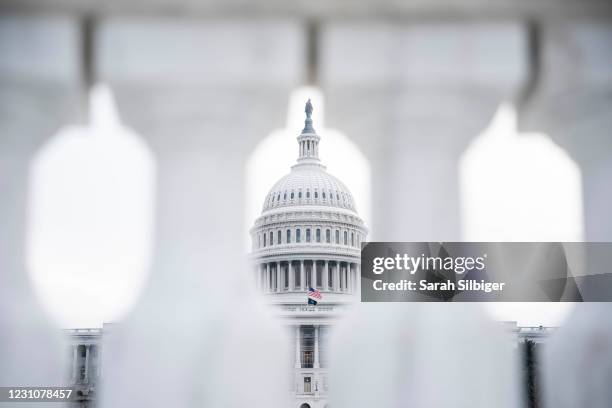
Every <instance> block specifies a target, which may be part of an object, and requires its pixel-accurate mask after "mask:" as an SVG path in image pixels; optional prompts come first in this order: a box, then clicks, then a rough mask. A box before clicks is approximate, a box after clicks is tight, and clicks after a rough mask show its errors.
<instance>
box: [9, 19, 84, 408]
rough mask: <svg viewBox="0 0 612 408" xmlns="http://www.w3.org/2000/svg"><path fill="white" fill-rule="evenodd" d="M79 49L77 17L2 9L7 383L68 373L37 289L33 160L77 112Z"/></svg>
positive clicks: (48, 380)
mask: <svg viewBox="0 0 612 408" xmlns="http://www.w3.org/2000/svg"><path fill="white" fill-rule="evenodd" d="M78 53H79V42H78V25H77V24H76V22H75V21H72V20H71V19H68V18H54V17H24V16H12V15H8V14H5V15H3V16H2V17H0V78H1V79H0V110H1V111H2V119H1V120H0V226H1V227H0V333H2V334H1V335H0V361H1V364H0V386H58V385H62V384H63V383H64V382H66V381H67V380H68V379H67V378H65V372H66V368H67V367H68V366H67V361H68V356H65V351H66V348H65V346H64V345H62V344H61V338H60V335H61V333H60V331H59V329H57V328H55V327H52V324H51V323H50V322H48V321H47V319H46V318H47V316H45V314H44V312H43V310H41V308H40V305H39V303H38V300H37V299H36V298H35V296H34V292H33V290H32V287H31V285H30V282H29V279H28V276H27V273H26V267H25V256H26V255H25V248H24V244H25V242H26V224H27V222H26V209H27V206H28V202H27V199H28V182H29V181H28V171H29V164H30V160H31V157H32V156H33V154H34V153H35V151H36V149H37V148H38V147H39V146H40V144H41V143H42V142H43V141H45V140H46V139H47V138H50V137H51V136H52V135H53V134H54V133H55V132H57V131H58V129H59V128H60V127H61V126H62V125H64V124H67V123H70V122H72V121H74V120H75V116H76V115H75V113H76V106H77V102H78V96H79V92H78V87H79V67H78V64H79V61H78ZM63 357H66V360H65V361H63V360H62V359H63ZM20 405H22V406H24V408H25V407H26V406H38V405H40V404H32V405H30V404H20ZM43 405H44V404H43ZM0 406H3V404H0Z"/></svg>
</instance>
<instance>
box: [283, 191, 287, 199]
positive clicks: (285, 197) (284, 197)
mask: <svg viewBox="0 0 612 408" xmlns="http://www.w3.org/2000/svg"><path fill="white" fill-rule="evenodd" d="M286 199H287V192H286V191H285V194H283V200H286Z"/></svg>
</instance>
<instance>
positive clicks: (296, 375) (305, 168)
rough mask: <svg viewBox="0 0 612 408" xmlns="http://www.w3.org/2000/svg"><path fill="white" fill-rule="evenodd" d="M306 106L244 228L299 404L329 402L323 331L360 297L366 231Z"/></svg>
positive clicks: (314, 407)
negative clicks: (287, 155)
mask: <svg viewBox="0 0 612 408" xmlns="http://www.w3.org/2000/svg"><path fill="white" fill-rule="evenodd" d="M312 110H313V108H312V104H311V103H310V100H309V101H308V102H307V103H306V109H305V112H306V120H305V126H304V129H303V130H302V132H301V134H300V135H299V136H298V137H297V144H298V158H297V163H296V164H295V165H294V166H292V167H291V171H290V172H289V174H287V175H286V176H284V177H282V178H281V179H280V180H279V181H277V182H276V183H275V184H274V185H273V186H272V188H271V189H270V192H269V193H268V194H267V195H266V198H265V201H264V204H263V210H262V213H261V215H260V216H259V217H258V218H257V220H256V221H255V224H254V226H253V227H252V228H251V231H250V233H251V238H252V253H251V256H252V261H253V265H254V274H255V281H256V284H257V288H258V290H259V291H261V293H262V294H263V295H264V296H265V297H266V301H268V303H271V304H273V305H274V306H275V308H277V311H278V312H279V313H280V316H281V318H282V319H283V323H284V324H285V325H286V326H287V327H288V328H289V329H290V331H291V338H292V344H291V347H292V350H293V351H294V353H293V367H294V368H293V372H292V373H291V376H292V384H293V385H292V392H293V394H294V395H295V400H296V404H295V406H296V407H299V408H318V407H326V406H327V390H328V386H329V385H328V381H327V367H328V360H329V356H328V353H327V350H328V338H329V333H330V329H331V327H332V325H333V323H334V322H335V321H336V319H337V318H339V317H340V316H341V315H342V311H343V309H344V308H345V307H346V305H348V304H349V303H351V302H353V301H355V300H358V296H359V292H360V288H359V282H360V279H359V277H360V259H361V258H360V253H361V249H360V248H361V242H362V241H364V240H365V238H366V234H367V228H366V227H365V225H364V222H363V220H362V219H361V218H360V217H359V215H358V214H357V210H356V208H355V200H354V199H353V196H352V194H351V192H350V191H349V190H348V189H347V188H346V186H345V185H344V184H343V183H342V182H341V181H340V180H338V179H337V178H335V177H334V176H332V175H331V174H329V173H327V171H326V168H325V166H324V165H323V164H322V163H321V160H320V159H319V142H320V139H321V138H320V136H319V135H318V134H317V133H316V131H315V129H314V128H313V122H312ZM311 288H312V289H315V290H317V291H318V292H320V295H321V299H320V300H319V301H318V302H317V304H316V305H309V304H308V302H307V292H308V291H309V289H311Z"/></svg>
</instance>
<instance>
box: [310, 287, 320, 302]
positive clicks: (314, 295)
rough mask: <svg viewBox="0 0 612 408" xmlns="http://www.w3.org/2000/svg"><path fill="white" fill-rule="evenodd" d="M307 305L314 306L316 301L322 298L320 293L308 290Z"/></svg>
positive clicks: (312, 289)
mask: <svg viewBox="0 0 612 408" xmlns="http://www.w3.org/2000/svg"><path fill="white" fill-rule="evenodd" d="M307 295H308V304H309V305H316V304H317V302H318V301H320V300H321V298H322V296H321V292H319V291H318V290H316V289H314V288H308V293H307Z"/></svg>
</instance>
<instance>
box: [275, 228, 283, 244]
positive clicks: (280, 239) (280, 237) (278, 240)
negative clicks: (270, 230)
mask: <svg viewBox="0 0 612 408" xmlns="http://www.w3.org/2000/svg"><path fill="white" fill-rule="evenodd" d="M276 243H277V244H282V243H283V233H282V232H281V230H278V233H277V234H276Z"/></svg>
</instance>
